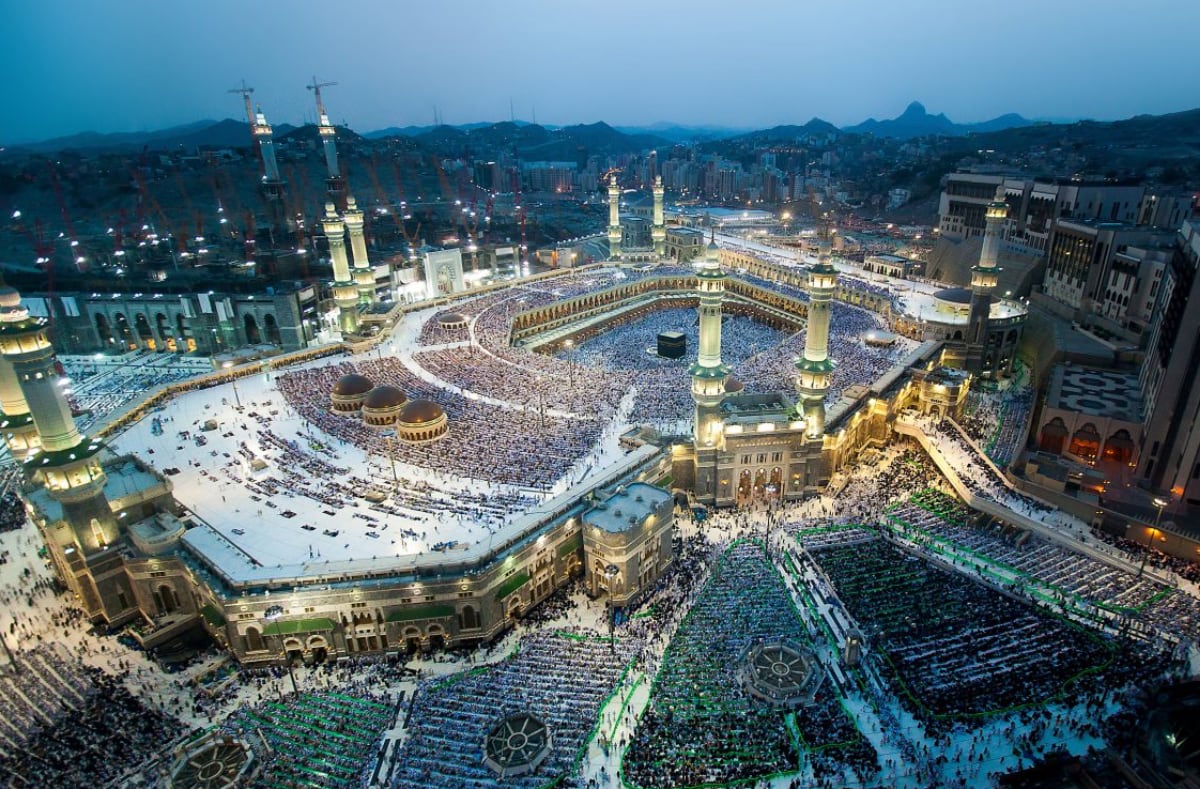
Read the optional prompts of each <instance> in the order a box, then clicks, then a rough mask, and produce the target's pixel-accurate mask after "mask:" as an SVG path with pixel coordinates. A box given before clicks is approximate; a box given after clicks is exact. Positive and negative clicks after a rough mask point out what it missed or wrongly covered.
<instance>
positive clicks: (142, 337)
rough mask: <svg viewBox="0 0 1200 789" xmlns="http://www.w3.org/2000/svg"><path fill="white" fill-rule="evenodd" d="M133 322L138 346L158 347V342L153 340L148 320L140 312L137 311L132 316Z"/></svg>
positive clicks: (152, 348) (151, 348)
mask: <svg viewBox="0 0 1200 789" xmlns="http://www.w3.org/2000/svg"><path fill="white" fill-rule="evenodd" d="M133 323H134V325H135V326H136V327H137V334H138V347H139V348H149V349H150V350H152V351H153V350H155V349H157V348H158V343H157V342H155V340H154V332H152V331H150V321H149V320H147V319H146V316H145V315H143V314H142V313H140V312H139V313H138V314H137V315H135V316H134V318H133Z"/></svg>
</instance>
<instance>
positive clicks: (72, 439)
mask: <svg viewBox="0 0 1200 789" xmlns="http://www.w3.org/2000/svg"><path fill="white" fill-rule="evenodd" d="M5 305H6V306H4V307H3V308H0V353H2V354H3V355H4V360H5V363H6V365H8V366H10V367H11V370H12V373H13V375H14V376H15V377H16V380H17V382H18V386H19V388H20V392H21V396H22V397H23V398H24V400H25V402H26V403H27V404H28V407H29V413H30V416H32V418H33V424H34V426H35V427H36V428H37V433H38V439H39V441H40V443H41V446H40V448H39V449H37V450H35V451H34V452H32V453H31V454H30V455H29V456H28V458H27V459H26V460H25V472H26V474H27V475H28V476H29V477H30V478H32V479H35V480H37V481H39V482H41V483H42V484H43V485H44V486H45V488H46V491H47V492H48V493H49V494H50V497H51V498H53V499H54V500H55V501H56V502H58V503H59V505H61V507H62V521H63V522H65V523H67V524H69V525H70V526H71V533H70V534H67V533H66V532H60V533H58V534H57V535H55V537H54V539H55V540H56V542H57V543H58V544H59V545H60V546H74V547H73V549H72V550H70V551H63V555H66V554H75V556H74V558H75V559H78V560H86V559H87V558H88V557H91V556H92V555H94V554H96V553H99V552H103V551H106V550H107V549H108V547H109V546H110V545H112V544H113V543H114V542H116V541H117V539H118V537H119V528H118V525H117V519H116V518H114V517H113V513H112V508H111V507H110V506H109V503H108V499H107V498H106V497H105V495H104V485H105V482H106V477H105V474H104V469H103V468H102V467H101V466H100V460H99V454H100V451H101V449H102V448H103V444H101V442H100V441H99V440H95V439H89V438H88V437H87V436H85V435H83V434H81V433H80V432H79V429H78V428H77V427H76V426H75V419H74V418H73V417H72V416H71V405H70V403H68V402H67V396H66V393H65V392H64V391H63V389H64V386H65V385H66V383H67V379H66V378H64V377H62V375H60V374H59V372H58V365H57V364H56V359H55V356H54V348H53V347H51V345H50V339H49V338H48V337H47V335H46V325H47V323H46V320H45V319H44V318H31V317H30V316H29V311H28V310H26V309H25V308H24V307H21V306H20V303H19V296H18V297H17V303H16V304H14V303H13V297H12V295H11V294H6V296H5ZM5 399H6V400H7V399H8V397H7V394H6V397H5ZM85 602H87V601H86V600H85ZM88 608H89V611H90V609H92V608H93V606H91V605H89V606H88Z"/></svg>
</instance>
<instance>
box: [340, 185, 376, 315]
mask: <svg viewBox="0 0 1200 789" xmlns="http://www.w3.org/2000/svg"><path fill="white" fill-rule="evenodd" d="M343 218H344V219H345V221H346V230H347V231H348V232H349V233H350V254H351V257H352V258H353V260H354V284H355V285H356V286H357V287H358V301H359V303H360V304H363V305H366V306H369V305H371V304H374V303H375V272H374V271H372V270H371V260H370V257H369V255H368V254H367V239H366V236H365V235H363V212H362V211H360V210H359V208H358V203H357V201H355V199H354V195H348V196H347V197H346V213H345V215H344V217H343Z"/></svg>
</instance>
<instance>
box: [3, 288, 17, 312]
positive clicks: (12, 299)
mask: <svg viewBox="0 0 1200 789" xmlns="http://www.w3.org/2000/svg"><path fill="white" fill-rule="evenodd" d="M20 304H21V294H20V293H17V289H16V288H14V287H13V286H12V285H0V307H17V306H20Z"/></svg>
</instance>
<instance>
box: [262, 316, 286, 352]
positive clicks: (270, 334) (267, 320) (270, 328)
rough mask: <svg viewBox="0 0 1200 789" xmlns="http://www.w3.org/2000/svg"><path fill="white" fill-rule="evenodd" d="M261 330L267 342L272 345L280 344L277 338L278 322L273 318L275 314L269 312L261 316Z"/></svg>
mask: <svg viewBox="0 0 1200 789" xmlns="http://www.w3.org/2000/svg"><path fill="white" fill-rule="evenodd" d="M263 332H264V333H265V334H266V339H267V342H269V343H271V344H272V345H280V344H282V342H281V340H280V339H279V323H278V322H277V321H276V320H275V316H274V315H272V314H271V313H269V312H268V313H267V314H266V315H264V316H263Z"/></svg>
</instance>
